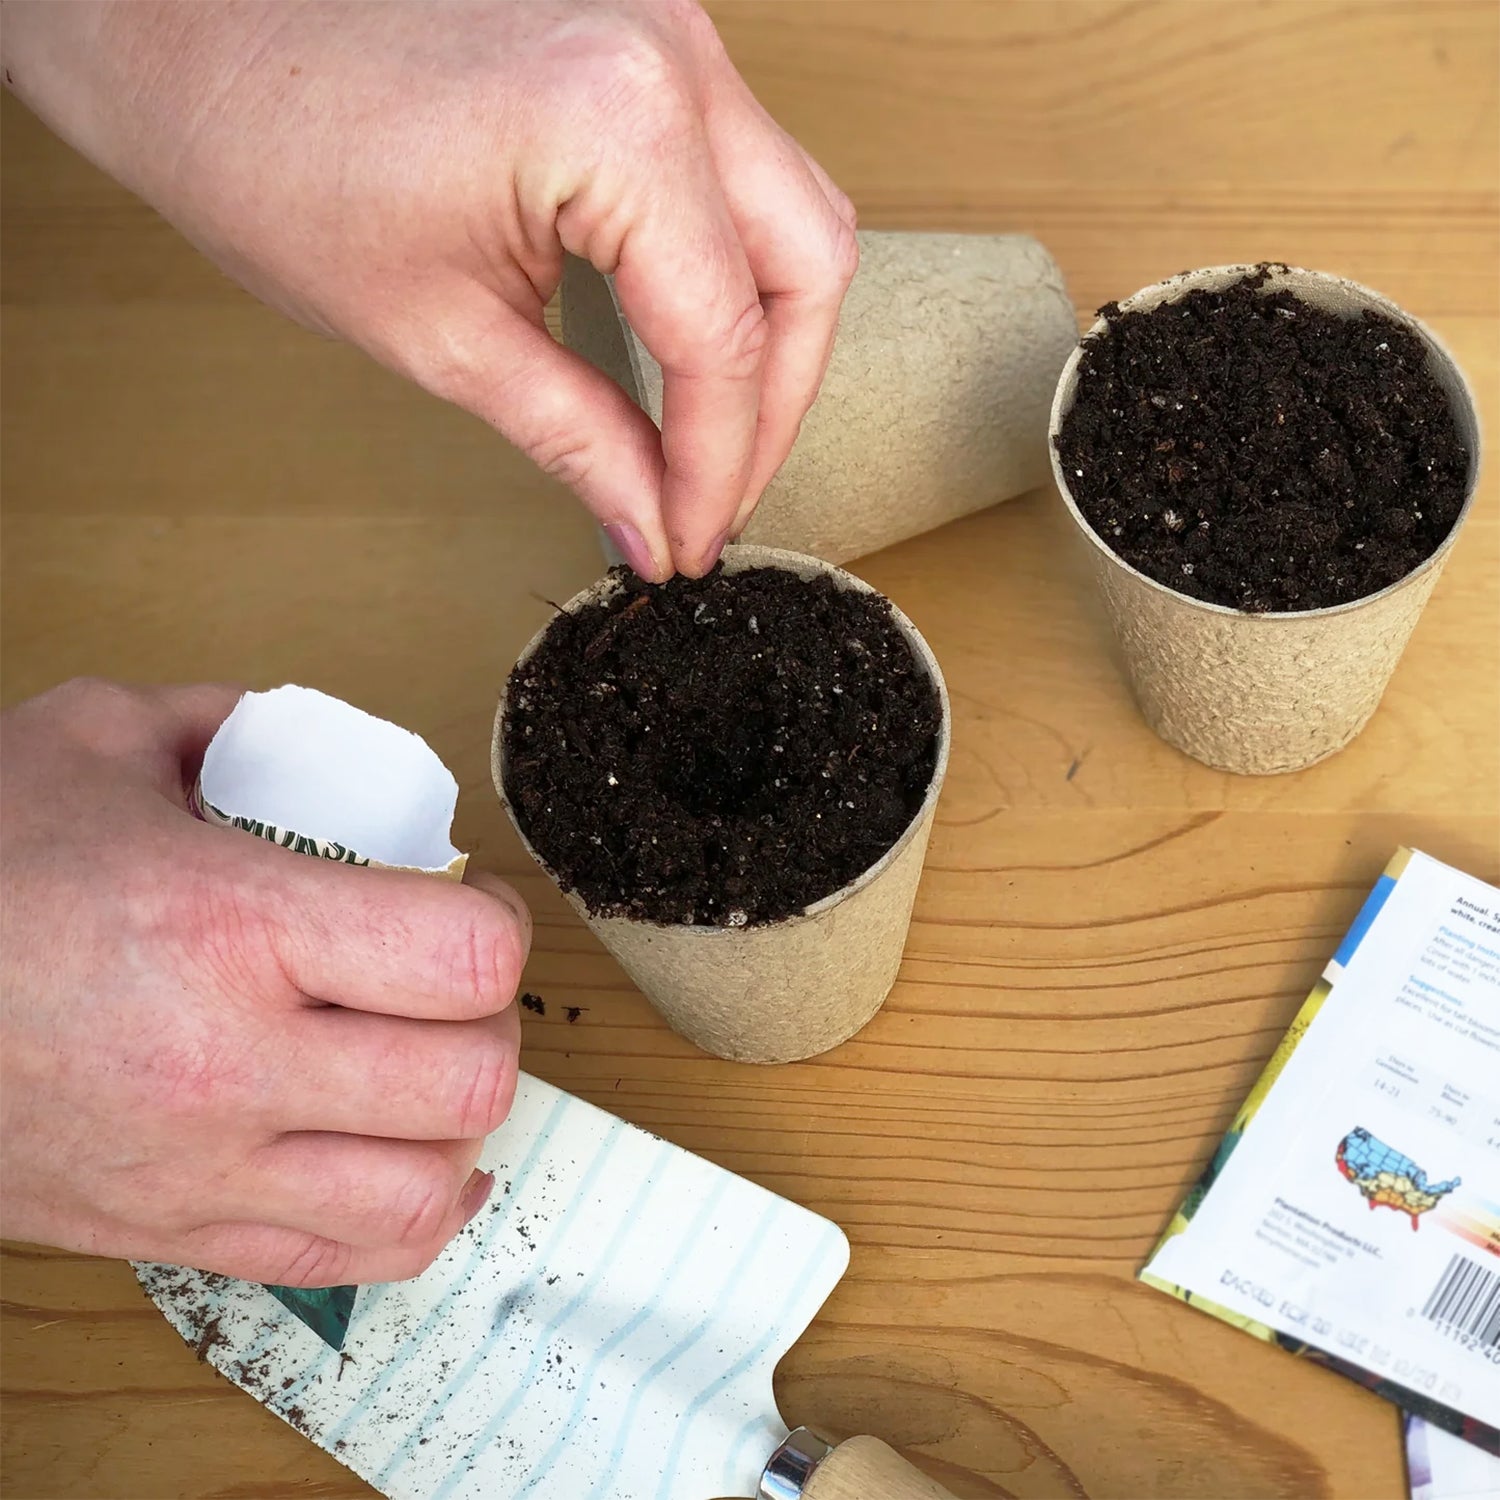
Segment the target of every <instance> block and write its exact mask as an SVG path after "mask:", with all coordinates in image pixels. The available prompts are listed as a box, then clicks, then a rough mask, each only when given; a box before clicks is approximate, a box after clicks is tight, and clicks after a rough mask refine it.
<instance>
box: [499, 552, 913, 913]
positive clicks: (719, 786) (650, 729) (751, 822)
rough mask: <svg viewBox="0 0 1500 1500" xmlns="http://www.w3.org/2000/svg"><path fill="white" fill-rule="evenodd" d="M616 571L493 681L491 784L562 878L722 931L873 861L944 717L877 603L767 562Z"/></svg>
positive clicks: (597, 902) (813, 895)
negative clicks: (500, 723)
mask: <svg viewBox="0 0 1500 1500" xmlns="http://www.w3.org/2000/svg"><path fill="white" fill-rule="evenodd" d="M616 576H617V577H619V579H620V580H621V582H622V584H623V585H624V587H623V588H622V590H621V592H620V593H618V594H617V595H616V596H615V597H614V598H612V599H611V600H609V601H608V602H607V603H605V604H596V605H591V606H589V607H587V608H585V609H582V610H580V611H579V612H578V613H577V614H575V615H568V614H560V615H559V616H558V617H557V619H556V620H555V621H554V622H553V625H552V627H551V629H550V630H549V631H548V634H547V636H546V637H545V638H544V640H543V642H542V644H541V646H540V647H539V649H538V650H537V651H536V653H535V654H534V655H533V657H532V658H531V660H530V661H528V662H527V663H526V664H525V665H524V666H523V667H521V668H518V670H517V672H516V674H515V675H514V677H513V678H512V680H511V684H510V689H509V697H508V701H507V709H506V722H505V726H504V732H505V736H506V745H507V768H506V794H507V797H508V798H509V800H510V803H511V805H512V807H513V808H514V809H515V812H516V817H517V820H518V821H519V823H520V825H521V827H522V828H523V829H524V831H525V833H526V835H527V837H528V838H529V839H530V840H531V842H532V845H533V846H534V848H535V849H536V851H537V853H538V854H539V855H540V856H541V857H542V859H543V860H544V861H545V862H546V863H547V864H548V865H549V866H550V867H551V869H552V870H553V872H554V873H555V874H556V876H557V878H558V879H559V881H560V882H561V883H562V885H563V887H564V888H565V889H568V890H573V891H576V892H577V893H578V894H579V896H580V897H581V898H582V899H583V901H584V902H585V903H586V904H587V905H588V907H589V909H590V910H591V911H593V912H596V913H600V914H608V915H630V916H634V917H639V918H643V919H645V920H648V921H654V922H663V923H679V922H691V923H700V924H704V925H709V926H735V927H737V926H745V925H747V924H750V923H758V922H769V921H774V920H777V919H778V918H781V917H787V916H791V915H794V914H795V913H798V912H801V911H802V910H804V909H805V908H806V907H807V906H809V905H810V904H812V903H813V902H815V901H818V900H821V899H822V898H823V897H824V896H827V895H830V894H832V893H833V892H834V891H836V890H838V889H839V887H840V886H842V885H844V884H846V883H847V882H848V881H849V880H851V879H853V878H854V877H855V876H856V875H859V874H861V873H862V872H863V871H864V870H865V869H867V868H868V867H869V866H870V865H871V864H873V863H874V862H875V861H876V860H878V859H879V858H880V856H881V855H882V854H884V853H885V852H886V850H888V849H889V848H890V847H891V845H892V844H893V843H895V841H896V840H897V838H898V837H899V836H900V835H901V833H902V832H903V831H904V830H905V828H906V827H907V825H908V824H909V823H910V822H911V820H912V818H913V816H914V815H915V814H916V812H917V811H918V810H919V809H920V807H921V805H922V800H923V798H924V797H925V795H926V792H927V788H928V786H929V784H930V783H931V780H932V773H933V769H934V766H935V763H936V754H937V734H938V728H939V722H940V709H939V704H938V697H937V691H936V689H935V688H934V686H933V684H932V682H931V681H930V679H929V678H928V677H927V675H926V673H925V672H924V671H923V670H922V668H921V667H920V665H919V663H918V662H917V660H916V659H915V658H914V657H913V655H912V652H911V648H910V647H909V646H908V644H907V642H906V639H905V637H904V636H903V635H902V634H901V632H900V630H899V629H898V627H897V625H896V622H895V618H894V617H893V615H892V614H891V610H890V606H889V605H888V604H887V603H886V601H885V600H883V599H881V598H879V597H877V596H874V595H869V594H863V593H849V592H845V591H842V590H840V589H838V588H836V587H835V586H834V585H833V583H832V582H831V581H830V580H828V579H826V578H814V579H812V580H810V581H806V580H803V579H801V578H798V577H797V576H796V575H794V574H791V573H787V572H784V571H782V570H780V569H776V568H755V569H751V570H749V571H746V572H743V573H736V574H733V575H727V574H725V573H724V572H723V570H722V569H721V568H716V569H715V570H714V572H713V573H711V574H710V575H709V576H708V577H707V578H704V579H698V580H693V579H687V578H674V579H672V580H671V581H670V582H668V583H665V584H646V583H642V582H641V581H640V580H639V579H638V578H636V577H635V576H634V575H633V574H631V573H629V572H628V571H627V570H624V569H616Z"/></svg>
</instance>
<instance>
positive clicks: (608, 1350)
mask: <svg viewBox="0 0 1500 1500" xmlns="http://www.w3.org/2000/svg"><path fill="white" fill-rule="evenodd" d="M730 1181H731V1179H730V1178H729V1177H728V1176H727V1175H726V1176H723V1177H720V1178H719V1180H718V1181H717V1182H716V1183H715V1184H714V1190H713V1192H712V1193H710V1194H709V1195H708V1199H707V1201H706V1202H705V1203H704V1204H703V1207H702V1208H700V1209H699V1210H698V1215H697V1217H696V1218H695V1219H694V1220H693V1227H692V1228H691V1229H689V1230H688V1232H687V1237H686V1238H685V1239H683V1240H681V1241H679V1243H678V1246H677V1253H676V1254H675V1255H674V1256H673V1257H672V1259H671V1262H670V1263H669V1264H668V1266H667V1269H666V1270H665V1271H664V1272H663V1273H662V1278H661V1280H660V1281H658V1282H657V1283H656V1286H655V1288H654V1289H653V1290H652V1293H651V1296H650V1298H649V1299H648V1300H647V1302H646V1304H645V1305H644V1306H643V1307H642V1308H641V1310H640V1311H639V1312H638V1313H637V1314H636V1315H635V1316H634V1317H633V1318H632V1319H631V1320H630V1321H629V1322H628V1323H626V1324H624V1325H622V1326H621V1327H620V1328H617V1329H616V1330H615V1331H614V1333H612V1334H611V1335H610V1336H609V1337H608V1338H607V1339H606V1340H605V1341H604V1342H603V1343H602V1344H601V1345H600V1346H599V1348H598V1349H597V1350H596V1351H595V1354H594V1357H593V1359H592V1360H591V1361H590V1362H589V1367H588V1369H587V1370H585V1371H584V1374H583V1378H582V1379H581V1380H580V1381H579V1382H578V1392H577V1394H576V1395H575V1396H574V1397H573V1407H572V1410H571V1411H569V1412H568V1415H567V1419H566V1420H565V1421H564V1423H563V1429H562V1432H561V1434H560V1435H559V1436H558V1437H557V1438H556V1439H555V1440H554V1441H553V1444H552V1446H551V1447H550V1448H549V1449H548V1450H547V1451H546V1452H545V1453H544V1454H543V1455H542V1456H541V1457H540V1458H539V1459H538V1460H537V1461H536V1462H535V1463H534V1464H533V1465H532V1466H531V1470H530V1472H529V1473H528V1474H527V1475H526V1477H525V1478H524V1479H523V1480H522V1481H521V1486H520V1488H519V1489H518V1490H517V1491H516V1496H517V1500H520V1497H521V1496H522V1495H526V1494H529V1493H530V1492H531V1491H532V1490H534V1489H535V1488H536V1487H537V1485H539V1484H540V1483H541V1482H542V1480H543V1479H545V1478H547V1477H548V1475H549V1473H550V1471H551V1468H552V1465H553V1464H554V1463H556V1462H557V1457H558V1455H559V1454H560V1453H561V1452H562V1451H563V1449H564V1448H566V1447H567V1445H568V1440H569V1439H570V1438H571V1437H572V1436H573V1435H574V1433H576V1432H577V1431H578V1423H579V1421H580V1419H581V1418H582V1416H583V1409H584V1407H585V1406H586V1405H587V1404H588V1400H589V1396H590V1395H591V1394H592V1392H593V1389H594V1382H595V1381H596V1380H597V1379H598V1378H599V1371H600V1369H601V1368H602V1367H603V1365H604V1362H605V1360H607V1359H608V1358H609V1356H610V1355H611V1354H613V1353H614V1351H615V1350H616V1349H618V1348H619V1347H620V1345H621V1344H623V1343H624V1342H625V1340H626V1339H628V1338H629V1337H630V1336H631V1334H633V1333H634V1332H635V1331H636V1329H638V1328H640V1327H642V1326H643V1325H644V1324H645V1323H646V1322H648V1321H649V1320H650V1319H651V1318H653V1317H655V1316H656V1310H657V1308H658V1307H659V1306H660V1305H661V1297H662V1293H663V1292H664V1291H666V1289H667V1288H668V1287H669V1286H671V1285H672V1283H673V1282H674V1281H676V1280H677V1277H678V1276H679V1275H680V1274H681V1272H682V1268H683V1266H684V1264H685V1263H686V1261H687V1258H688V1256H689V1255H691V1254H692V1252H693V1251H694V1250H696V1249H697V1248H698V1236H699V1235H701V1234H702V1233H703V1228H704V1226H705V1225H706V1224H707V1223H708V1222H709V1220H710V1219H712V1218H713V1216H714V1213H715V1211H716V1210H717V1208H718V1206H719V1201H720V1199H722V1198H723V1196H724V1190H725V1188H727V1187H728V1186H729V1183H730Z"/></svg>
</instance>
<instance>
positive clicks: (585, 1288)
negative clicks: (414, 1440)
mask: <svg viewBox="0 0 1500 1500" xmlns="http://www.w3.org/2000/svg"><path fill="white" fill-rule="evenodd" d="M675 1154H676V1148H675V1147H673V1146H668V1145H667V1144H666V1143H665V1142H661V1143H659V1149H658V1151H657V1152H656V1155H655V1156H654V1157H653V1159H652V1162H651V1165H650V1167H649V1168H647V1171H646V1180H645V1183H644V1184H643V1186H642V1189H641V1191H640V1194H639V1195H638V1196H637V1197H636V1198H635V1200H634V1202H633V1203H632V1204H631V1208H630V1212H629V1213H628V1214H625V1215H623V1216H622V1218H621V1221H620V1223H619V1224H618V1225H616V1227H615V1232H614V1233H613V1234H612V1235H611V1236H610V1239H609V1243H608V1244H607V1245H605V1246H604V1247H603V1248H602V1249H601V1250H600V1251H599V1252H598V1254H597V1255H596V1257H595V1260H594V1266H593V1269H592V1270H591V1271H590V1272H589V1274H588V1276H587V1277H586V1278H585V1280H584V1283H583V1285H582V1286H581V1287H579V1289H578V1291H577V1292H576V1293H574V1295H573V1297H572V1299H571V1300H570V1301H569V1302H568V1305H567V1306H566V1307H564V1308H563V1309H562V1311H561V1312H559V1313H557V1314H556V1315H555V1316H554V1317H553V1318H552V1319H551V1320H550V1321H549V1322H548V1324H547V1326H546V1327H545V1328H543V1329H541V1330H540V1331H539V1332H538V1333H537V1336H536V1342H535V1344H534V1345H533V1347H532V1351H531V1359H530V1361H529V1362H528V1364H527V1366H526V1373H525V1374H524V1375H522V1376H521V1378H520V1379H519V1380H518V1381H516V1382H515V1388H514V1389H513V1390H512V1391H511V1394H510V1398H509V1400H507V1401H505V1402H503V1403H502V1404H501V1407H500V1409H499V1410H498V1411H497V1412H496V1413H495V1415H494V1416H493V1417H491V1418H490V1420H489V1422H488V1423H487V1424H486V1425H485V1427H484V1429H483V1430H482V1431H481V1432H480V1433H479V1434H478V1435H477V1436H476V1437H475V1438H474V1439H473V1441H472V1442H471V1443H470V1444H469V1446H468V1448H467V1449H465V1450H464V1453H463V1455H462V1456H461V1457H460V1458H459V1459H457V1461H456V1462H455V1463H454V1465H453V1467H452V1468H451V1469H449V1471H448V1474H447V1477H446V1478H445V1479H444V1480H443V1482H442V1484H440V1485H439V1486H438V1488H437V1489H436V1491H434V1493H433V1496H432V1500H447V1496H449V1495H451V1494H452V1493H453V1489H454V1486H455V1485H457V1484H458V1483H459V1481H460V1480H462V1479H464V1478H465V1477H466V1476H467V1474H468V1472H469V1466H470V1465H471V1463H472V1462H473V1460H474V1456H475V1454H477V1453H478V1452H479V1451H480V1450H481V1449H482V1448H483V1447H484V1446H485V1445H486V1444H487V1443H492V1442H493V1441H494V1440H495V1435H496V1433H498V1432H499V1431H500V1429H501V1428H502V1427H504V1426H505V1424H506V1422H507V1421H508V1420H509V1419H510V1417H511V1414H512V1413H513V1412H514V1411H515V1409H516V1408H517V1407H518V1406H520V1405H521V1403H522V1402H523V1401H525V1400H526V1399H527V1397H528V1396H529V1395H530V1393H531V1387H532V1382H533V1381H534V1380H535V1378H536V1374H537V1371H538V1370H539V1369H540V1368H541V1366H542V1363H543V1361H545V1360H546V1359H548V1358H549V1357H550V1356H551V1353H552V1349H551V1342H552V1340H553V1339H554V1338H555V1337H556V1336H557V1334H558V1333H559V1332H561V1330H562V1329H564V1328H566V1327H567V1325H568V1323H569V1321H570V1320H571V1319H572V1318H573V1317H574V1315H575V1314H576V1313H577V1312H578V1309H579V1308H580V1307H583V1306H584V1305H585V1304H586V1303H587V1302H588V1300H589V1298H590V1297H591V1296H592V1295H593V1291H594V1288H595V1286H596V1285H597V1284H598V1282H599V1278H600V1277H601V1276H602V1275H603V1274H604V1272H605V1270H606V1268H607V1267H609V1266H611V1265H613V1264H614V1260H615V1257H616V1256H617V1255H618V1254H619V1252H620V1247H621V1245H623V1244H624V1242H625V1239H626V1237H627V1236H628V1235H629V1233H630V1231H631V1230H632V1229H633V1228H634V1227H635V1224H636V1221H637V1219H638V1218H639V1216H640V1213H641V1210H642V1209H643V1208H644V1207H645V1206H646V1204H647V1202H648V1201H649V1200H650V1198H651V1195H652V1193H653V1192H655V1191H656V1188H657V1186H658V1185H659V1183H660V1181H661V1173H662V1168H663V1166H665V1165H666V1164H667V1163H668V1162H669V1161H670V1160H671V1158H672V1156H673V1155H675ZM606 1155H608V1149H607V1148H606V1149H604V1150H601V1151H600V1152H599V1154H598V1156H597V1157H596V1158H595V1165H598V1164H599V1163H602V1162H603V1160H604V1158H605V1156H606ZM592 1171H593V1168H592V1167H591V1168H590V1172H591V1173H592ZM582 1197H583V1191H582V1190H581V1189H580V1191H579V1193H578V1196H577V1197H576V1198H575V1199H574V1200H573V1203H572V1204H570V1205H569V1212H568V1214H566V1215H565V1216H564V1220H563V1223H562V1224H560V1225H559V1226H558V1231H557V1234H556V1235H555V1236H554V1237H553V1243H556V1242H557V1240H560V1239H561V1238H562V1236H563V1234H564V1233H565V1231H566V1229H567V1219H568V1218H570V1217H571V1216H572V1210H573V1208H575V1207H576V1206H577V1205H578V1203H579V1201H580V1200H581V1199H582ZM541 1260H542V1264H543V1265H545V1264H546V1263H547V1258H546V1254H545V1252H544V1253H543V1255H542V1257H541ZM503 1331H504V1330H503V1328H497V1329H496V1330H495V1332H493V1333H492V1334H491V1335H490V1337H489V1338H488V1339H487V1340H486V1341H485V1344H484V1347H483V1348H482V1349H481V1350H480V1355H479V1362H480V1363H482V1362H483V1360H484V1358H485V1356H486V1355H487V1354H488V1353H489V1350H490V1347H491V1345H493V1343H494V1342H495V1340H496V1339H497V1338H499V1337H500V1336H501V1335H502V1333H503ZM465 1378H466V1377H460V1380H459V1387H458V1389H462V1387H463V1384H464V1381H465ZM454 1394H455V1395H456V1394H457V1390H455V1392H454ZM447 1399H451V1398H445V1400H444V1402H442V1403H435V1405H443V1404H446V1400H447ZM409 1451H410V1450H409V1449H408V1452H409ZM390 1472H392V1471H391V1470H390V1469H389V1468H388V1469H387V1470H386V1473H384V1474H382V1475H381V1476H380V1477H381V1482H382V1483H383V1482H384V1480H385V1478H386V1475H387V1474H389V1473H390Z"/></svg>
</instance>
